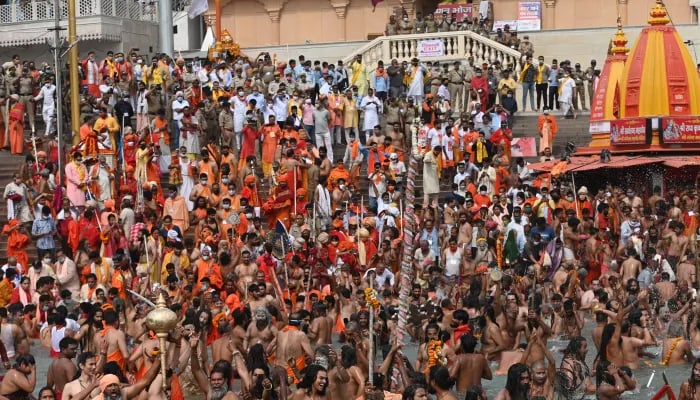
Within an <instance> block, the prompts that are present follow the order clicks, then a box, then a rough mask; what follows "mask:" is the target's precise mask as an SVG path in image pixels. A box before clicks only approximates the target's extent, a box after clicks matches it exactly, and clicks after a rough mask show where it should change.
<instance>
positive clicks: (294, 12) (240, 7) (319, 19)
mask: <svg viewBox="0 0 700 400" xmlns="http://www.w3.org/2000/svg"><path fill="white" fill-rule="evenodd" d="M345 1H347V2H348V6H347V7H346V14H345V20H343V19H341V18H339V17H338V15H337V14H336V11H335V10H334V9H333V7H332V6H331V2H334V3H338V2H341V3H342V0H286V1H285V0H275V1H274V2H276V3H278V4H282V3H283V6H282V11H281V12H280V21H279V27H280V29H279V35H277V33H276V30H275V29H272V28H271V27H272V26H273V22H272V21H271V19H270V16H269V15H268V13H267V11H265V7H264V6H263V3H265V2H273V1H272V0H228V1H227V0H222V14H223V18H222V27H223V28H227V29H228V30H229V31H230V32H231V33H232V34H233V36H234V39H235V40H236V41H237V42H238V43H239V44H240V45H241V47H243V48H248V47H260V46H272V45H287V44H304V43H305V42H307V41H309V42H311V43H326V42H338V41H346V40H349V41H354V40H367V37H368V36H372V35H376V34H381V33H382V32H384V28H385V25H386V22H387V21H388V18H389V15H390V14H391V12H392V10H393V8H394V7H396V6H397V5H398V4H400V2H399V1H398V0H384V1H383V2H381V3H379V5H378V6H377V8H376V10H375V11H374V12H372V6H371V3H370V1H369V0H345ZM403 1H404V3H408V1H406V0H403ZM415 4H416V7H417V8H422V7H423V6H424V5H425V7H432V4H433V2H432V1H428V0H426V1H421V0H415ZM654 4H655V0H627V6H626V10H627V21H626V23H625V25H627V26H641V25H645V24H646V20H647V17H648V15H649V10H650V9H651V7H652V6H653V5H654ZM665 4H666V7H667V9H668V11H669V14H670V16H671V18H672V19H673V22H674V23H676V24H691V23H696V22H697V17H696V15H697V14H696V12H695V10H694V9H691V7H690V6H689V2H688V0H665ZM493 8H494V15H495V19H497V20H511V19H517V12H518V0H497V1H494V5H493ZM543 9H544V1H543ZM209 11H210V12H209V14H213V13H214V2H213V0H212V1H210V6H209ZM543 11H544V10H543ZM621 12H622V9H619V8H618V6H617V1H614V0H586V1H583V0H557V1H556V8H555V9H554V27H552V28H553V29H576V28H579V29H582V28H600V27H613V26H615V22H616V19H617V15H618V14H619V13H621ZM545 28H547V27H545Z"/></svg>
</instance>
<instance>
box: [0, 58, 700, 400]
mask: <svg viewBox="0 0 700 400" xmlns="http://www.w3.org/2000/svg"><path fill="white" fill-rule="evenodd" d="M532 51H533V52H534V48H533V50H532ZM533 55H534V54H525V62H524V65H523V68H522V69H521V70H522V72H521V74H520V76H518V77H515V76H512V74H510V73H509V71H508V66H501V65H499V64H493V65H480V66H475V65H474V63H473V60H465V62H455V63H454V64H452V65H447V64H445V65H442V66H441V65H438V64H437V63H434V64H432V65H428V64H423V63H422V62H421V61H420V60H418V59H414V60H411V61H410V62H406V63H403V64H400V63H399V62H398V61H397V60H386V61H387V64H388V65H386V67H385V65H384V64H383V63H380V64H379V65H378V66H368V65H366V64H365V63H363V60H362V57H361V56H360V55H358V56H356V57H355V58H354V59H353V60H352V61H351V62H349V63H348V65H343V63H342V61H339V62H338V63H337V64H335V65H329V64H328V63H325V62H323V63H321V62H318V61H311V60H307V59H305V58H304V57H303V56H299V57H297V58H295V59H292V60H288V61H286V62H278V61H277V60H273V59H272V58H271V57H270V55H269V54H267V53H261V54H260V55H258V56H257V57H255V58H248V57H246V56H237V57H234V58H232V59H229V60H228V61H217V62H212V61H209V60H200V59H194V60H187V61H186V60H184V59H182V58H175V59H173V58H170V57H168V56H167V55H162V56H157V57H153V58H151V59H149V58H148V57H145V56H142V55H139V54H137V53H136V52H133V53H129V54H122V53H117V54H113V53H111V52H109V53H107V54H106V55H104V56H103V55H100V56H99V57H100V59H98V58H97V55H95V54H94V53H92V52H91V53H89V54H86V55H85V58H84V59H83V61H82V62H81V71H80V78H81V81H82V82H81V104H80V109H81V123H82V126H81V128H80V131H79V132H75V133H74V138H73V142H72V144H71V145H70V146H67V147H66V148H65V149H63V152H59V149H58V143H59V141H58V140H57V138H56V124H63V123H65V121H56V117H55V111H56V103H55V94H56V87H55V86H54V83H53V79H52V75H51V71H47V70H45V69H41V68H40V69H37V68H36V67H35V65H34V63H32V62H31V61H27V60H23V59H22V58H21V56H20V55H17V56H15V57H13V59H12V60H10V61H8V62H7V63H5V64H3V71H2V73H1V74H0V79H1V81H0V83H2V84H1V85H0V106H1V108H0V109H1V110H2V118H0V139H1V140H0V142H1V143H2V147H7V148H9V150H10V151H11V152H12V153H13V154H21V155H23V156H24V159H23V160H24V162H23V163H21V165H20V166H19V167H18V169H17V172H16V173H15V174H14V176H13V179H12V181H11V182H8V183H7V185H6V186H5V191H4V199H5V200H6V201H7V205H8V221H9V222H8V223H7V224H6V225H5V226H4V227H3V229H2V234H3V235H5V236H7V249H4V250H5V252H3V254H2V256H3V257H5V256H6V257H7V263H6V264H5V265H3V266H2V273H3V276H4V279H3V280H2V281H1V282H0V356H2V360H3V363H4V367H5V368H6V370H5V375H4V379H3V380H2V382H1V383H0V398H7V399H9V400H24V399H28V398H30V396H32V393H37V394H38V396H39V398H40V399H41V400H50V399H59V400H60V399H63V400H83V399H93V398H97V397H100V398H109V399H112V400H117V399H134V398H139V399H145V398H148V399H154V400H155V399H161V398H166V397H169V398H171V399H185V398H187V399H190V398H206V399H213V400H221V399H226V400H235V399H238V398H241V399H245V400H252V399H256V400H257V399H264V400H272V399H282V400H283V399H287V398H292V399H293V400H321V399H326V398H334V399H335V398H336V397H337V398H340V399H346V400H354V399H358V398H365V399H368V400H369V399H381V398H385V397H386V398H399V397H401V398H403V399H404V400H424V399H426V396H428V394H432V395H435V396H436V398H437V399H447V400H451V399H455V400H462V399H465V400H472V399H486V398H487V397H488V396H487V394H486V392H487V391H488V389H492V390H491V391H492V392H495V393H496V395H495V398H496V399H547V400H549V399H553V398H555V397H557V398H560V399H578V398H581V397H582V396H583V395H585V394H589V395H595V396H597V398H600V399H617V398H619V397H620V395H621V394H622V393H623V392H625V391H634V390H635V388H636V387H638V386H639V385H638V383H637V382H636V380H635V378H634V371H635V370H637V369H639V368H649V364H651V363H659V362H660V363H661V365H663V366H668V365H676V364H684V363H687V365H688V366H691V365H692V366H693V368H692V369H691V370H690V371H691V372H690V378H689V379H688V380H687V381H686V382H684V383H683V385H682V387H681V388H680V389H679V390H680V392H679V393H680V398H682V399H694V398H697V397H696V395H695V393H696V391H697V389H698V386H700V366H699V365H700V361H693V359H694V358H693V351H694V350H696V349H700V330H699V329H700V328H699V327H700V325H699V324H698V319H699V318H700V309H698V307H697V305H695V303H694V301H695V296H696V291H695V290H696V288H697V277H696V274H697V265H698V264H697V259H698V252H699V251H700V247H698V245H697V243H698V238H699V236H698V235H699V234H700V233H699V232H700V231H698V221H697V212H698V201H697V199H698V197H697V186H696V187H690V188H681V187H678V188H670V189H669V190H668V191H667V192H666V193H664V194H663V195H662V192H661V189H660V188H658V187H657V188H654V190H653V193H651V194H647V193H643V192H641V191H638V189H637V188H634V187H629V186H628V187H619V186H613V185H611V184H607V185H606V184H605V183H601V185H600V186H599V187H596V188H592V189H591V190H590V191H589V190H588V189H587V188H586V187H585V186H580V187H575V186H573V184H572V182H570V181H567V180H564V179H557V178H554V177H552V176H551V175H550V174H549V173H543V172H539V171H534V170H532V169H530V168H529V167H528V164H527V163H526V162H525V161H524V160H523V159H522V158H517V157H516V158H513V157H512V155H511V147H510V144H511V140H512V131H511V129H510V126H511V124H512V118H513V117H514V115H516V114H517V112H518V111H519V107H518V102H517V100H516V98H517V97H516V96H515V92H516V88H518V90H522V91H523V101H522V102H521V103H520V107H521V108H522V109H525V106H526V104H527V103H526V102H525V100H526V97H525V96H526V95H527V96H529V97H530V109H531V110H540V111H542V115H541V117H540V121H539V124H538V132H532V133H530V134H531V135H533V136H535V135H538V134H539V136H540V150H541V160H552V159H553V156H552V145H553V141H554V140H555V136H556V133H557V124H556V119H557V117H555V116H554V115H553V114H551V113H550V110H553V109H554V108H558V106H559V105H560V106H561V108H562V111H561V114H562V115H568V114H570V112H569V109H570V108H571V107H572V106H574V107H576V108H578V109H583V108H585V106H586V104H587V102H586V101H585V90H586V88H585V86H584V85H585V82H588V83H589V85H594V84H595V78H594V77H595V76H596V74H597V72H596V70H595V64H594V63H592V65H591V67H590V68H589V71H585V72H582V71H581V68H580V65H578V64H576V65H575V66H573V67H572V66H571V63H570V62H568V61H567V62H562V63H558V62H556V60H555V61H554V62H553V63H552V65H551V66H550V65H547V64H544V60H543V59H542V58H541V57H540V58H538V61H539V62H538V63H534V62H533V61H532V56H533ZM589 72H590V73H589ZM516 81H519V82H520V83H521V85H516ZM590 87H591V86H589V88H588V93H589V94H590V93H592V90H591V89H590ZM520 88H522V89H520ZM535 92H536V95H537V96H536V97H537V106H536V107H535V105H534V100H533V94H534V93H535ZM577 92H578V95H577ZM582 94H583V95H582ZM589 96H590V95H589ZM589 99H590V97H589ZM577 100H580V103H579V104H578V106H577V105H576V101H577ZM39 114H41V116H42V120H43V121H44V126H45V130H44V132H43V135H42V134H41V132H39V133H36V125H35V122H36V119H37V116H38V115H39ZM64 115H68V114H64ZM64 131H66V132H68V131H69V130H68V127H67V126H66V129H65V130H64ZM25 132H27V133H25ZM59 154H66V157H67V158H66V159H65V160H59ZM59 165H62V166H63V168H62V170H59V168H58V166H59ZM411 168H417V169H418V172H419V179H414V176H413V174H410V173H409V172H410V171H409V170H410V169H411ZM414 187H415V197H416V199H418V201H417V203H416V204H408V203H407V197H406V193H407V191H409V190H413V189H414ZM409 215H410V217H409ZM409 218H410V219H409ZM409 222H410V224H409ZM407 224H409V225H410V226H412V227H413V231H410V230H404V228H405V227H406V226H407ZM407 234H410V235H412V237H406V235H407ZM413 244H415V245H414V247H413V248H410V247H409V248H408V249H410V250H411V252H410V253H409V254H408V255H409V256H407V255H406V252H405V251H406V250H407V246H412V245H413ZM32 245H33V246H34V247H35V248H36V257H34V256H33V251H34V250H33V249H32V251H31V252H30V251H28V248H29V247H30V246H32ZM29 253H32V256H31V257H30V255H29ZM406 274H408V275H409V276H406ZM406 282H411V286H410V287H406ZM402 283H403V285H402ZM402 289H403V290H404V293H403V295H406V293H408V298H407V299H403V298H400V296H401V295H402V293H401V291H402ZM161 294H162V295H163V296H164V298H165V299H166V302H167V306H168V307H169V308H170V309H171V310H172V311H174V312H175V313H176V314H177V317H178V322H177V326H176V328H174V329H173V330H172V331H171V332H170V333H169V335H168V339H167V346H166V347H165V348H161V346H160V344H159V341H158V338H157V337H156V335H155V332H153V331H151V330H149V327H148V326H147V324H146V316H147V315H148V313H149V312H150V311H151V310H152V303H151V302H152V301H154V300H155V298H156V297H157V296H158V295H161ZM404 312H405V314H403V313H404ZM370 321H372V323H371V324H370ZM402 332H406V333H407V336H405V337H403V338H402V340H401V341H399V340H397V337H399V336H401V333H402ZM586 332H592V334H587V333H586ZM548 340H567V341H568V346H567V347H566V348H565V350H564V352H563V355H562V357H563V358H561V362H557V361H556V360H555V356H554V355H553V354H552V353H551V352H550V348H549V346H548V344H547V342H548ZM412 343H417V345H418V348H417V354H416V356H415V357H411V358H409V357H407V356H406V354H408V353H407V352H406V351H405V350H406V347H407V346H409V344H412ZM38 346H43V347H45V348H46V349H47V350H48V351H49V352H50V356H51V357H52V358H53V360H52V362H51V364H50V365H48V366H47V365H37V362H36V359H35V358H34V356H33V354H32V353H34V354H36V349H37V347H38ZM649 346H660V347H661V349H662V350H661V354H660V356H658V358H654V356H653V355H652V354H650V352H649V351H646V348H647V347H649ZM589 351H590V352H595V353H597V356H596V358H595V362H594V363H593V364H591V363H590V362H589V361H587V358H586V355H587V353H588V352H589ZM161 352H165V353H166V357H167V360H168V361H167V374H166V376H162V375H160V373H159V372H160V363H161V361H160V360H161V358H160V354H161ZM45 368H48V369H47V379H46V382H38V381H37V369H41V370H42V371H43V369H45ZM496 374H503V375H507V380H506V384H505V387H502V388H493V387H491V388H490V387H489V382H488V381H489V380H491V379H492V376H493V375H496ZM163 379H165V380H166V381H165V382H164V381H163ZM37 384H38V385H39V387H42V386H44V385H45V387H44V388H42V389H40V390H39V391H38V392H37V388H38V387H37ZM493 389H497V390H493Z"/></svg>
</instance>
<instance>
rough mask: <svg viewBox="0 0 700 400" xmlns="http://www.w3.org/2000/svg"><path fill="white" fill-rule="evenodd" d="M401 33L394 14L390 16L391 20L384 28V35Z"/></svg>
mask: <svg viewBox="0 0 700 400" xmlns="http://www.w3.org/2000/svg"><path fill="white" fill-rule="evenodd" d="M397 33H399V25H398V24H397V23H396V16H394V14H392V15H390V16H389V22H388V23H387V24H386V28H385V29H384V35H386V36H393V35H396V34H397Z"/></svg>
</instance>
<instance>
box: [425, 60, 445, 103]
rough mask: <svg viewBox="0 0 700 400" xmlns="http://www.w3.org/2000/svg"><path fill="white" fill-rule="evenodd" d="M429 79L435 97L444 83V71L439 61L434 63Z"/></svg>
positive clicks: (431, 91)
mask: <svg viewBox="0 0 700 400" xmlns="http://www.w3.org/2000/svg"><path fill="white" fill-rule="evenodd" d="M428 79H429V82H430V93H432V95H433V97H435V95H436V94H437V91H438V89H439V88H440V84H441V83H442V71H440V64H439V63H438V62H436V63H434V64H433V66H432V68H431V69H430V78H428Z"/></svg>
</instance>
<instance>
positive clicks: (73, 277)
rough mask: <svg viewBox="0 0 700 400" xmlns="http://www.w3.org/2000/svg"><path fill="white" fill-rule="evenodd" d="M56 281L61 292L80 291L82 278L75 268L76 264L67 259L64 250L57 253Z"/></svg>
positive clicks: (55, 265)
mask: <svg viewBox="0 0 700 400" xmlns="http://www.w3.org/2000/svg"><path fill="white" fill-rule="evenodd" d="M54 269H55V271H56V280H57V283H58V286H59V288H60V289H61V290H64V289H65V290H70V291H71V293H78V291H79V290H80V276H79V275H78V270H77V268H76V266H75V262H73V260H71V259H70V258H68V257H66V255H65V254H64V253H63V250H61V249H58V250H57V251H56V264H54Z"/></svg>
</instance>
